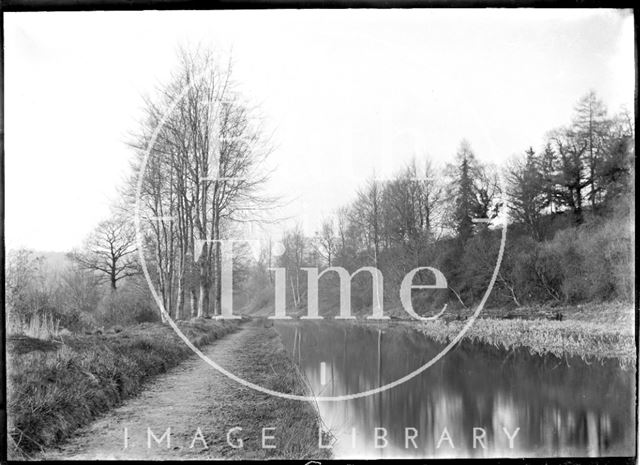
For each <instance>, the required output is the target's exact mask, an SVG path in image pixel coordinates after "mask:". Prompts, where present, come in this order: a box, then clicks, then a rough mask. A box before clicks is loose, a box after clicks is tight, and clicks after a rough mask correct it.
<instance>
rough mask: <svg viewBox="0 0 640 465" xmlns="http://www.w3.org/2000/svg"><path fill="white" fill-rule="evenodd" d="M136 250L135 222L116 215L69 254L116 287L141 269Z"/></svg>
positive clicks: (99, 226)
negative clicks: (82, 246)
mask: <svg viewBox="0 0 640 465" xmlns="http://www.w3.org/2000/svg"><path fill="white" fill-rule="evenodd" d="M136 251H137V248H136V235H135V230H134V229H133V225H132V224H131V223H130V222H129V221H128V220H127V219H125V218H123V217H114V218H112V219H109V220H106V221H103V222H102V223H100V224H99V225H98V226H97V227H96V229H95V230H94V231H93V232H92V233H91V234H90V235H89V237H88V238H87V240H86V242H85V246H84V248H83V250H79V251H74V252H72V253H71V254H70V257H71V258H72V259H73V260H74V261H75V262H76V263H78V265H80V267H81V268H82V269H84V270H87V271H91V272H96V273H97V274H98V275H99V276H101V277H102V278H104V279H106V280H107V281H108V282H109V285H110V287H111V289H112V290H113V291H115V290H116V289H117V287H118V282H119V281H120V280H122V279H125V278H129V277H131V276H135V275H137V274H138V273H139V272H140V270H139V267H138V260H137V257H135V255H134V254H135V253H136Z"/></svg>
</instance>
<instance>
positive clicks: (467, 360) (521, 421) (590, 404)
mask: <svg viewBox="0 0 640 465" xmlns="http://www.w3.org/2000/svg"><path fill="white" fill-rule="evenodd" d="M281 331H283V334H284V336H283V340H284V341H285V344H287V341H292V336H287V332H291V333H293V325H291V326H290V327H287V328H284V327H283V328H282V329H281ZM303 331H304V332H305V338H306V339H305V340H306V341H307V342H308V344H309V345H308V346H307V345H306V344H304V345H303V347H302V350H303V353H304V354H305V355H306V357H307V362H308V363H307V364H306V366H305V371H307V372H313V371H316V372H319V366H320V362H321V361H327V360H335V361H336V363H334V371H335V373H334V375H335V378H336V381H337V382H338V383H339V384H340V386H338V387H337V388H336V392H337V393H340V394H345V393H356V392H358V391H361V390H363V389H369V388H372V387H376V386H377V385H378V380H377V336H378V335H377V328H374V327H368V328H367V327H363V326H356V325H353V326H346V327H345V326H342V327H339V326H338V325H336V324H331V323H330V322H328V321H325V322H321V323H318V324H315V325H313V326H308V327H306V328H303ZM345 336H346V339H345ZM288 347H290V346H288ZM442 348H443V346H442V345H440V344H438V343H435V342H434V341H431V340H430V339H428V338H425V337H424V336H423V335H422V334H419V333H417V332H415V331H412V330H407V329H406V328H387V329H385V334H384V336H383V352H382V353H383V361H382V363H383V371H382V378H383V379H382V381H383V383H384V384H386V383H389V382H391V381H394V380H396V379H398V378H400V377H402V376H404V375H406V374H407V373H408V372H409V371H410V370H409V369H408V368H407V367H408V366H409V368H410V369H415V368H417V367H418V366H420V365H422V364H424V363H425V362H427V361H428V360H430V359H431V358H432V357H433V356H434V355H436V354H437V353H438V352H440V350H442ZM305 349H307V350H306V352H305ZM310 379H317V380H319V375H316V376H310ZM586 379H588V380H589V383H585V380H586ZM633 387H634V386H633V373H631V372H626V371H621V369H620V367H619V366H616V364H615V363H611V362H605V363H602V364H597V365H596V364H593V365H587V364H585V363H584V362H583V361H582V360H580V359H575V360H574V359H570V360H569V361H568V365H567V363H566V361H565V360H563V359H558V358H556V357H554V356H546V357H540V356H535V355H531V354H529V353H528V352H527V351H526V350H523V349H518V350H513V351H509V352H505V351H504V350H501V349H499V348H496V347H493V346H489V345H486V344H473V343H471V342H469V341H463V342H462V343H461V344H460V345H459V346H457V347H456V348H454V349H453V350H452V351H451V352H450V353H448V354H447V355H446V356H445V357H444V358H443V359H442V360H440V361H438V362H437V363H436V364H435V365H434V366H433V367H431V368H429V369H427V370H426V371H425V372H423V373H422V374H420V375H418V376H417V377H416V378H414V379H413V380H411V381H408V382H407V383H404V384H402V385H401V386H398V387H396V388H393V389H391V390H388V391H385V392H384V393H382V394H381V395H379V396H369V397H366V398H364V399H357V400H354V401H349V402H340V403H321V404H320V408H321V411H324V413H325V414H327V415H330V416H331V418H337V419H340V420H339V421H340V423H341V424H345V425H348V427H349V431H350V427H351V426H355V427H356V428H357V429H358V431H359V434H360V440H361V441H368V446H367V447H371V450H369V452H370V453H373V454H375V453H376V451H375V450H374V449H373V428H374V427H376V426H382V427H385V428H387V431H388V437H387V439H389V441H390V446H389V450H387V451H385V453H387V452H388V453H389V455H391V448H392V447H397V448H398V451H397V452H398V453H402V454H407V455H414V456H424V455H425V453H426V454H435V453H436V452H439V453H442V452H443V449H448V446H446V445H445V446H443V447H442V448H441V449H440V450H439V451H435V449H434V448H435V442H436V441H437V439H438V438H439V436H440V434H441V433H442V431H441V430H442V427H443V424H445V423H446V424H447V426H448V430H449V432H450V433H451V435H452V438H453V440H454V443H455V446H456V450H455V453H456V454H458V455H460V454H462V455H474V456H482V450H481V449H480V448H478V449H475V450H474V449H473V427H483V428H485V429H486V431H487V439H488V449H487V454H488V455H489V456H491V455H495V454H498V455H499V454H501V453H502V454H504V453H509V452H510V451H509V450H508V449H505V450H502V451H500V450H496V449H494V446H493V445H494V444H495V443H496V441H497V439H498V438H502V442H503V443H504V444H508V442H506V443H505V442H504V441H506V437H505V435H504V432H503V431H502V425H501V424H500V422H496V421H494V420H495V419H496V418H501V419H502V420H501V421H502V422H504V421H505V419H509V422H510V424H511V423H512V424H514V425H517V426H518V427H520V432H519V435H518V436H517V439H516V447H518V448H519V449H518V450H516V451H514V453H515V454H518V455H520V454H525V455H526V454H529V455H531V454H537V453H539V451H540V450H542V449H543V448H544V449H545V450H547V451H548V453H549V454H559V453H560V451H561V450H568V451H569V452H568V453H569V454H574V455H579V454H581V453H582V454H585V453H586V451H587V448H588V447H592V448H593V444H594V441H596V442H595V443H596V445H597V448H598V450H599V451H600V452H602V451H606V450H609V449H608V448H611V447H618V448H623V447H625V446H627V447H629V444H632V443H633V437H632V436H631V433H632V432H633V429H634V428H633V421H634V419H633V415H632V413H631V412H632V405H631V403H630V404H629V405H624V404H621V403H620V402H619V401H618V399H632V395H631V394H632V390H633ZM438 412H439V413H438ZM496 414H499V415H498V416H497V417H496ZM380 418H382V420H383V421H380ZM438 418H440V420H438ZM442 419H444V420H442ZM454 423H455V424H454ZM559 425H562V427H561V428H560V427H559ZM405 427H415V428H417V429H418V431H419V436H418V438H417V440H416V443H417V444H418V446H419V447H418V449H416V450H413V449H408V450H405V449H404V428H405ZM554 428H555V430H556V432H555V433H553V434H550V433H548V431H549V429H554ZM511 431H512V430H511ZM367 436H368V437H367ZM434 437H435V441H434V440H433V438H434ZM594 438H596V439H597V440H596V439H594ZM569 447H570V449H569ZM561 448H562V449H561ZM346 450H347V452H348V451H349V450H350V440H349V444H348V445H347V446H346ZM621 450H622V451H624V449H621ZM445 452H446V451H445ZM627 453H628V451H627Z"/></svg>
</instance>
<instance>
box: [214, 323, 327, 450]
mask: <svg viewBox="0 0 640 465" xmlns="http://www.w3.org/2000/svg"><path fill="white" fill-rule="evenodd" d="M250 325H255V326H256V327H257V329H256V330H252V331H250V332H248V336H247V339H246V340H244V342H243V344H242V355H240V356H239V358H238V364H237V366H236V367H235V371H236V374H237V375H238V376H240V377H242V378H243V379H246V380H249V381H251V382H253V383H255V384H257V385H259V386H262V387H265V388H267V389H271V390H273V391H277V392H281V393H285V394H295V395H306V396H309V395H312V391H311V389H310V387H309V385H308V382H307V380H306V379H305V378H304V375H303V374H302V373H301V372H300V370H299V369H298V367H297V365H296V364H295V363H294V362H293V360H292V359H291V357H290V356H289V355H288V354H287V351H286V350H285V348H284V346H283V344H282V340H281V339H280V336H279V335H278V333H277V332H276V331H275V329H274V328H273V325H272V323H270V322H269V323H267V322H265V321H264V320H262V321H260V320H258V321H254V322H252V323H250ZM234 389H236V387H235V386H234ZM251 395H252V396H254V399H253V400H252V401H248V400H247V397H246V396H235V397H234V398H233V400H231V401H229V402H226V403H225V405H224V407H222V408H220V409H218V410H217V411H216V414H217V421H216V425H215V427H216V428H218V430H217V431H215V433H214V434H213V436H218V437H224V432H225V430H226V429H227V428H229V427H230V426H241V427H242V428H243V436H244V437H245V441H244V448H243V449H232V448H225V449H223V452H222V455H223V457H222V458H225V459H250V460H265V459H291V460H293V459H296V460H300V459H304V460H310V459H328V458H330V457H331V452H330V450H328V449H325V448H319V447H318V434H319V432H318V428H319V425H320V424H322V420H321V418H320V415H319V412H318V408H317V405H314V404H312V403H310V402H301V401H298V400H288V399H283V398H281V397H277V396H273V395H270V394H264V393H257V392H252V393H251ZM266 426H268V427H273V428H274V431H275V432H274V434H275V437H276V439H275V443H276V444H277V446H276V448H275V449H264V448H263V447H262V443H261V439H260V438H261V433H262V428H263V427H266ZM331 441H332V436H331V434H330V433H324V432H323V441H322V442H323V443H324V444H327V443H330V442H331Z"/></svg>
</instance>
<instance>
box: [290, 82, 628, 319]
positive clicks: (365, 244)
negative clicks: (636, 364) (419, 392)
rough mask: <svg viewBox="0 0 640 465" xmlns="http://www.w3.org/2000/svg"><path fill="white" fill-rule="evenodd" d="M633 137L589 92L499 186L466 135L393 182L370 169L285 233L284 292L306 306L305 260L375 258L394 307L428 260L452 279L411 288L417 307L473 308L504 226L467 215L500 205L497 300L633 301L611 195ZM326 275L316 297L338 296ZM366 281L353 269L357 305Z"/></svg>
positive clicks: (618, 188) (507, 168)
mask: <svg viewBox="0 0 640 465" xmlns="http://www.w3.org/2000/svg"><path fill="white" fill-rule="evenodd" d="M633 142H634V134H633V132H632V126H631V125H630V124H629V118H628V115H627V116H625V114H624V113H623V114H621V115H617V116H613V117H610V116H609V115H608V114H607V112H606V108H605V107H604V105H603V104H602V103H601V102H600V101H599V100H598V98H597V96H596V95H595V94H594V93H589V94H587V95H586V96H585V97H584V98H582V99H581V100H580V101H579V103H578V105H577V106H576V113H575V117H574V119H573V121H572V122H571V123H570V124H569V125H568V126H566V127H562V128H558V129H555V130H553V131H551V132H550V133H549V135H548V137H547V140H546V141H544V144H543V146H542V147H541V148H540V149H539V150H534V148H533V147H529V148H528V149H527V150H526V151H524V152H523V153H522V154H521V155H519V156H516V157H514V158H513V159H512V160H510V162H509V163H507V164H505V165H504V166H503V167H502V168H501V169H502V175H503V180H504V185H501V183H500V182H499V178H500V176H499V171H498V169H497V168H496V167H494V166H492V165H490V164H486V163H482V162H481V161H480V160H479V159H478V158H476V156H475V154H474V152H473V150H472V148H471V145H470V144H469V143H468V142H466V141H464V140H463V141H462V143H461V144H460V147H459V148H458V151H457V153H456V155H455V160H454V161H453V162H452V163H450V164H449V165H447V166H446V167H445V169H444V170H442V171H439V170H436V169H434V167H433V165H432V164H431V163H430V162H429V161H428V160H425V162H426V163H425V164H424V165H422V166H424V168H419V163H418V162H417V161H413V162H412V163H410V164H408V165H407V166H406V167H404V168H402V169H400V170H398V172H397V173H396V175H395V176H394V177H393V178H392V179H391V180H388V181H380V180H377V179H370V180H369V181H367V182H366V183H365V185H364V186H363V187H362V188H361V190H360V191H359V192H358V195H357V198H356V199H355V201H353V202H352V203H351V204H348V205H345V206H343V207H342V208H340V209H339V210H338V211H337V212H336V214H335V215H334V217H333V218H328V219H327V220H326V221H325V222H324V224H323V225H322V227H321V230H320V231H318V232H317V233H316V235H315V237H314V238H313V240H311V239H306V238H305V237H304V236H303V235H302V232H301V231H300V229H299V228H298V229H295V230H293V231H289V232H287V233H286V234H285V236H284V241H283V242H284V243H285V246H286V248H287V252H286V253H285V254H284V255H283V256H282V257H281V259H280V262H279V263H280V264H281V265H282V266H286V267H287V270H288V271H287V273H288V276H289V278H288V279H290V281H291V283H290V287H291V292H290V295H289V298H290V299H291V300H292V302H293V303H294V305H295V306H296V307H299V306H300V305H301V304H303V302H302V300H303V296H304V294H305V289H306V287H305V286H306V280H305V279H300V275H299V271H298V269H299V267H300V266H301V265H304V264H307V265H306V266H318V265H321V266H322V265H324V266H332V265H333V266H343V267H345V268H346V269H347V270H348V271H349V272H353V271H355V270H356V269H358V268H360V267H362V266H376V267H377V268H379V269H380V270H381V271H382V272H383V275H384V285H385V300H387V305H388V308H389V307H390V308H394V307H395V306H397V304H398V302H396V301H395V300H394V299H397V297H394V296H396V294H397V288H398V285H399V281H400V279H402V277H403V276H404V275H405V274H406V272H407V271H409V270H410V269H413V268H415V267H417V266H426V265H429V266H435V267H437V268H438V269H440V270H441V271H442V272H443V273H444V274H445V276H446V277H447V281H448V283H449V289H448V290H443V291H437V292H430V293H426V294H421V293H419V292H415V293H414V294H415V295H414V296H413V301H414V307H415V308H416V309H417V310H418V311H419V312H423V313H429V312H430V311H432V310H434V309H436V308H437V306H438V305H442V304H443V303H444V302H451V303H452V304H454V305H457V304H460V305H462V306H465V307H470V306H471V305H472V304H473V303H474V302H476V301H477V300H478V299H479V298H480V297H481V296H482V294H483V293H484V292H485V291H486V288H487V284H488V282H489V280H490V278H491V275H492V273H493V270H494V266H495V263H496V259H497V254H498V249H499V247H500V231H497V230H495V229H492V227H490V226H489V225H487V224H486V223H484V224H483V223H479V224H478V223H476V222H474V220H476V219H480V218H493V217H495V216H496V215H497V214H498V213H499V212H500V210H501V209H503V208H505V209H507V212H508V214H509V218H510V220H511V223H512V225H511V227H510V229H509V231H510V232H509V235H508V243H507V244H506V248H505V252H504V257H503V261H502V264H501V267H500V269H499V272H498V274H497V279H496V284H495V287H494V289H493V292H492V294H491V299H492V303H494V304H502V305H515V306H521V305H525V304H529V303H535V302H545V301H553V302H574V301H579V300H580V299H598V298H600V299H608V298H622V299H629V298H631V291H630V289H631V288H632V286H630V284H629V283H630V280H629V276H630V275H631V271H630V262H629V260H628V258H625V257H627V255H628V254H630V253H631V245H630V244H631V242H630V230H629V227H628V224H626V223H624V222H625V221H627V220H626V219H625V218H628V217H627V216H625V215H626V213H625V212H624V211H623V212H622V213H620V214H618V213H616V211H617V210H620V208H619V207H618V206H616V205H617V204H625V203H627V202H625V201H624V200H625V199H630V195H631V192H632V190H633V163H634V161H633V160H634V158H633V156H634V152H633ZM503 187H504V189H505V192H502V191H501V189H502V188H503ZM503 198H504V199H505V200H506V201H507V203H506V205H503V204H502V199H503ZM621 215H622V216H621ZM621 222H622V223H621ZM583 223H586V224H584V226H580V225H582V224H583ZM618 224H620V227H619V228H618V229H616V225H618ZM606 237H610V238H611V243H609V244H607V243H606V241H605V238H606ZM572 240H578V241H580V244H573V243H572V242H571V241H572ZM306 244H313V245H314V247H307V246H306ZM314 254H317V255H318V256H319V257H320V258H321V263H320V262H318V260H317V259H316V257H315V256H314ZM614 257H616V258H614ZM309 264H311V265H309ZM605 270H608V271H605ZM625 273H626V274H627V275H629V276H626V275H625ZM625 276H626V277H625ZM302 277H303V278H305V276H304V274H303V275H302ZM418 281H419V277H416V284H418ZM321 282H323V283H325V284H327V285H325V287H324V290H323V288H322V287H321V289H320V292H321V298H322V293H323V292H324V295H325V296H328V297H329V298H330V299H333V300H330V301H331V302H334V301H335V302H334V304H335V305H337V296H336V295H335V292H333V293H332V291H331V287H330V286H328V285H329V284H331V285H333V287H335V284H336V283H335V280H333V278H332V276H331V275H326V276H324V277H323V278H321ZM370 286H371V283H370V280H368V279H367V278H364V277H362V276H356V277H355V278H354V279H353V290H352V304H353V306H354V308H358V306H359V307H360V308H363V309H364V308H366V307H367V306H369V305H371V301H370V300H371V297H370V296H371V287H370Z"/></svg>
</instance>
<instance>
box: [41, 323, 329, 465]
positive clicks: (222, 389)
mask: <svg viewBox="0 0 640 465" xmlns="http://www.w3.org/2000/svg"><path fill="white" fill-rule="evenodd" d="M203 352H204V353H205V354H207V355H208V356H209V357H210V358H211V359H212V360H214V361H216V363H218V364H220V365H221V366H223V367H224V368H226V369H229V370H230V371H232V372H233V373H235V374H237V375H238V376H240V377H243V378H245V379H250V380H251V381H253V382H256V383H258V384H261V385H263V386H265V385H266V386H268V387H271V388H275V389H279V390H281V391H282V390H289V391H290V392H294V391H296V390H298V389H300V388H301V385H300V383H299V380H297V381H296V378H292V373H295V370H293V369H292V368H293V366H292V365H291V362H290V361H289V359H288V358H287V357H286V356H285V355H284V352H283V348H282V345H281V343H280V339H279V337H278V336H277V334H276V332H275V331H274V330H273V328H265V327H262V326H261V325H260V324H258V323H249V324H247V325H245V326H244V327H243V328H242V329H240V330H239V331H237V332H235V333H232V334H229V335H227V336H225V337H223V338H222V339H220V340H218V341H216V342H215V343H214V344H213V345H211V346H209V347H207V348H205V349H204V350H203ZM292 380H293V381H292ZM296 384H297V386H296ZM316 422H317V418H316V414H315V411H314V409H313V408H312V407H311V405H309V404H305V403H302V402H296V401H288V400H284V399H280V398H276V397H273V396H267V395H265V394H262V393H259V392H256V391H254V390H252V389H249V388H247V387H245V386H241V385H239V384H238V383H236V382H234V381H232V380H230V379H228V378H227V377H226V376H224V375H222V374H220V373H219V372H218V371H216V370H214V369H213V368H212V367H210V366H209V365H208V364H206V363H205V362H204V361H202V360H201V359H200V358H198V357H196V356H194V357H193V358H191V359H189V360H188V361H185V362H184V363H182V364H180V365H179V366H178V367H176V368H174V369H172V370H171V371H169V372H167V373H165V374H164V375H161V376H159V377H157V378H156V379H154V380H153V381H151V382H150V383H149V385H148V386H147V388H146V389H145V390H144V391H143V392H142V393H141V394H140V395H138V396H137V397H135V398H133V399H130V400H129V401H127V402H126V403H125V404H123V405H122V406H120V407H119V408H117V409H115V410H113V411H111V412H110V413H108V414H106V415H105V416H104V417H102V418H100V419H99V420H97V421H95V422H94V423H93V424H91V425H89V426H88V427H86V428H83V429H82V430H80V431H79V433H78V434H77V435H76V436H74V437H73V438H72V439H71V440H69V441H67V442H66V443H65V444H63V445H62V446H61V447H59V448H58V449H57V450H50V451H48V452H47V453H46V454H44V457H43V458H46V459H52V460H55V459H189V458H193V459H209V458H247V459H260V458H279V457H290V458H294V457H296V458H308V457H310V456H316V454H315V453H314V445H313V442H314V441H313V438H314V437H315V436H314V435H315V434H317V432H314V431H312V430H315V425H316V424H317V423H316ZM234 427H240V428H242V430H236V431H232V433H231V438H230V442H231V443H232V444H234V445H235V446H238V445H239V442H238V439H239V438H241V439H242V441H243V444H242V446H243V447H242V448H234V447H232V446H231V445H229V443H228V441H227V434H228V432H229V430H230V429H231V428H234ZM125 428H126V429H127V432H128V434H127V447H126V448H125ZM167 428H171V433H170V444H169V447H167V442H166V437H165V439H164V440H163V441H162V444H161V445H159V444H157V443H156V442H155V441H154V439H153V438H152V437H151V438H149V429H150V430H151V431H152V432H153V434H154V435H155V436H156V437H157V438H161V437H162V435H163V434H164V433H165V432H166V431H167ZM198 428H200V431H201V432H202V436H197V432H198ZM262 428H274V429H273V430H268V431H267V432H266V433H265V435H266V436H274V437H275V439H267V444H268V445H269V444H274V445H276V448H275V449H263V448H262V434H263V432H262ZM315 431H317V430H315ZM194 438H196V439H195V441H194ZM202 438H203V439H204V441H203V440H202ZM205 441H206V447H205ZM315 441H317V439H316V440H315ZM149 442H150V445H151V447H149ZM192 445H193V447H191V446H192Z"/></svg>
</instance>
